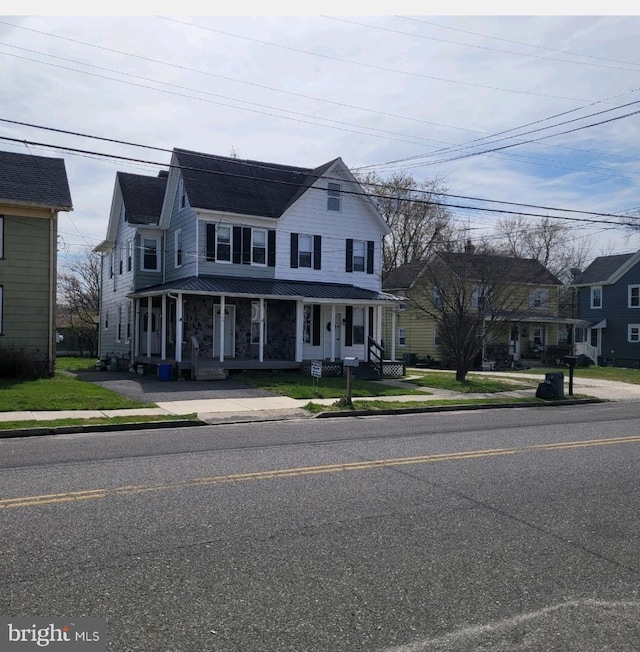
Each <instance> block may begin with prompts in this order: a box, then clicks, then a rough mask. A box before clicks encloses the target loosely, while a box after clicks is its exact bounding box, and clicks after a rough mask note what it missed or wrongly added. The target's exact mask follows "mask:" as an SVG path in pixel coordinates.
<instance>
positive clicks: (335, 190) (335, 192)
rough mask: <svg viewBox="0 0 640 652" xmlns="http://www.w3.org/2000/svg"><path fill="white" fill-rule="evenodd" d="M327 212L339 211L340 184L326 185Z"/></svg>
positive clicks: (330, 183)
mask: <svg viewBox="0 0 640 652" xmlns="http://www.w3.org/2000/svg"><path fill="white" fill-rule="evenodd" d="M327 210H328V211H339V210H340V184H339V183H332V182H331V181H330V182H329V183H328V184H327Z"/></svg>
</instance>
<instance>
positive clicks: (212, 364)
mask: <svg viewBox="0 0 640 652" xmlns="http://www.w3.org/2000/svg"><path fill="white" fill-rule="evenodd" d="M133 363H134V365H137V364H148V365H155V366H157V365H159V364H170V365H171V366H172V367H174V368H177V369H180V370H185V371H190V370H191V358H188V359H187V360H182V361H181V362H176V359H175V358H165V359H164V360H163V359H162V358H161V357H160V356H136V357H135V358H134V361H133ZM301 366H302V363H300V362H295V361H292V360H264V361H263V362H260V361H259V360H252V359H248V360H240V359H237V358H227V359H225V360H224V361H223V362H220V360H211V359H209V360H203V359H202V358H200V359H199V360H198V367H199V368H200V369H300V367H301Z"/></svg>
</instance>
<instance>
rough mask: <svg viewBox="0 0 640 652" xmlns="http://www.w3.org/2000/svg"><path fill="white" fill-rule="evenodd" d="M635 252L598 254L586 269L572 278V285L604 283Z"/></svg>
mask: <svg viewBox="0 0 640 652" xmlns="http://www.w3.org/2000/svg"><path fill="white" fill-rule="evenodd" d="M632 256H635V253H632V254H616V255H613V256H599V257H598V258H596V259H595V260H594V261H593V262H592V263H591V264H590V265H589V266H588V267H587V269H585V270H584V272H582V274H579V275H578V276H576V277H575V278H574V280H573V284H574V285H592V284H593V283H604V282H605V281H607V280H608V279H609V278H611V276H613V274H615V272H617V271H618V270H619V269H620V268H621V267H622V266H623V265H624V264H625V263H626V262H627V261H628V260H629V259H630V258H631V257H632Z"/></svg>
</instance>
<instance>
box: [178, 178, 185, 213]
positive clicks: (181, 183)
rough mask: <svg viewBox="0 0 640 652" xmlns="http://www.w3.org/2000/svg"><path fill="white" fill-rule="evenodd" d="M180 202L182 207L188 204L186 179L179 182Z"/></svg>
mask: <svg viewBox="0 0 640 652" xmlns="http://www.w3.org/2000/svg"><path fill="white" fill-rule="evenodd" d="M178 202H179V205H180V208H184V207H185V206H186V205H187V193H186V192H185V190H184V181H183V180H182V179H180V181H179V182H178Z"/></svg>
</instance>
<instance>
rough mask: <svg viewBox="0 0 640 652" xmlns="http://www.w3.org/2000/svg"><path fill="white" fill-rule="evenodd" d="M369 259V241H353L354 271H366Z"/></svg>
mask: <svg viewBox="0 0 640 652" xmlns="http://www.w3.org/2000/svg"><path fill="white" fill-rule="evenodd" d="M366 260H367V243H366V242H364V240H354V241H353V271H354V272H364V270H365V263H366Z"/></svg>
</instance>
